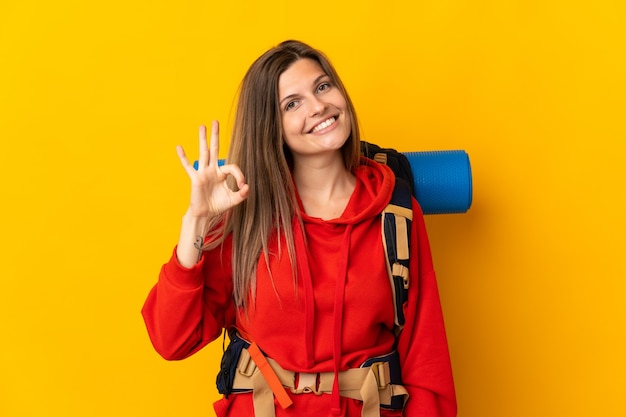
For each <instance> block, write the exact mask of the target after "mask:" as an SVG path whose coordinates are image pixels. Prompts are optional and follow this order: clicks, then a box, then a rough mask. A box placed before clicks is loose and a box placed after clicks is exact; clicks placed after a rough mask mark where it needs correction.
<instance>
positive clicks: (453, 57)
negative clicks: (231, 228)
mask: <svg viewBox="0 0 626 417" xmlns="http://www.w3.org/2000/svg"><path fill="white" fill-rule="evenodd" d="M210 3H211V2H208V1H199V0H196V1H176V2H174V1H171V2H167V1H156V2H152V1H119V0H111V1H107V2H86V1H85V2H79V1H71V0H57V1H47V2H46V1H33V0H30V1H28V0H25V1H19V2H18V1H3V2H2V3H1V4H0V138H1V140H2V151H1V153H0V170H1V172H0V174H1V178H2V180H1V181H2V186H1V189H0V198H1V199H2V200H1V202H2V209H3V214H2V215H1V217H0V231H1V233H2V239H1V243H0V245H1V248H0V254H1V256H2V262H1V265H2V272H1V274H0V415H1V416H7V417H22V416H28V417H30V416H110V415H120V416H139V415H146V416H148V415H149V416H172V415H184V416H207V415H212V414H213V413H212V409H211V407H210V403H211V402H212V400H214V399H215V398H216V397H217V394H216V392H215V388H214V376H215V373H216V369H217V363H218V357H219V351H220V350H221V344H220V343H217V344H214V345H212V346H211V347H209V348H207V349H205V350H204V351H202V352H200V353H199V354H198V355H196V356H195V357H193V358H190V359H188V360H186V361H182V362H174V363H168V362H165V361H163V360H162V359H160V357H158V356H157V354H156V353H155V352H154V351H153V350H152V347H151V345H150V343H149V341H148V338H147V335H146V333H145V330H144V327H143V323H142V320H141V318H140V315H139V310H140V308H141V305H142V303H143V299H144V297H145V295H146V293H147V291H148V290H149V288H150V286H151V285H152V284H153V283H154V281H155V280H156V277H157V274H158V270H159V268H160V265H161V264H162V262H164V261H165V260H167V258H168V256H169V255H170V253H171V250H172V247H173V245H174V243H175V241H176V239H177V236H178V227H179V219H180V217H181V216H182V214H183V212H184V210H185V208H186V204H187V196H188V183H187V178H186V175H185V173H184V172H183V170H182V169H181V168H180V166H179V163H178V160H177V158H176V154H175V149H174V147H175V145H176V144H178V143H182V144H183V145H184V146H185V147H186V148H188V150H190V151H191V150H195V148H196V143H197V142H196V131H197V126H198V125H199V124H200V123H208V122H209V121H210V120H211V119H212V118H217V119H220V120H221V121H222V122H223V124H224V129H223V131H224V133H228V131H229V129H228V126H229V125H230V123H231V121H232V120H231V119H232V102H233V98H234V94H235V90H236V88H237V85H238V83H239V80H240V79H241V77H242V75H243V73H244V71H245V70H246V68H247V66H248V65H249V64H250V63H251V61H252V60H253V59H254V58H256V56H258V55H259V54H260V53H261V52H262V51H264V50H265V49H267V48H268V47H270V46H272V45H274V44H275V43H277V42H279V41H281V40H283V39H285V38H298V39H302V40H304V41H307V42H309V43H311V44H313V45H314V46H317V47H319V48H321V49H323V50H324V51H326V52H327V53H328V55H329V56H330V57H331V59H332V60H333V61H334V63H335V65H336V67H337V69H338V70H339V72H340V74H342V77H343V78H344V81H345V83H346V85H347V87H348V88H349V90H350V92H351V94H352V96H353V100H354V101H355V104H356V106H357V109H358V110H359V111H360V113H359V115H360V118H361V123H362V127H363V131H364V134H365V137H366V138H367V139H369V140H371V141H376V142H379V143H381V144H384V145H388V146H395V147H396V148H398V149H400V150H438V149H457V148H460V149H465V150H466V151H467V152H468V153H469V155H470V157H471V160H472V165H473V173H474V182H475V183H474V184H475V194H474V205H473V207H472V209H471V210H470V212H469V213H467V214H465V215H447V216H431V217H429V218H428V219H427V223H428V228H429V232H430V236H431V241H432V246H433V254H434V258H435V262H436V265H437V269H438V274H439V281H440V287H441V294H442V302H443V307H444V310H445V317H446V322H447V326H448V332H449V339H450V347H451V352H452V359H453V362H454V374H455V378H456V383H457V390H458V397H459V406H460V412H459V416H461V417H503V416H506V417H517V416H520V417H522V416H570V417H578V416H618V415H626V405H625V403H624V401H623V399H624V389H626V383H625V382H624V379H625V377H624V375H626V363H625V359H624V357H625V354H624V352H626V340H625V321H626V320H625V319H626V305H625V304H626V302H625V301H626V297H625V295H626V284H625V281H626V267H625V259H626V257H625V255H626V253H625V252H626V242H625V239H624V234H625V233H626V225H625V221H624V215H623V208H624V205H625V203H626V199H625V197H624V193H625V191H624V190H625V189H626V180H625V179H626V172H625V171H626V169H625V166H626V156H625V145H624V141H625V139H626V135H625V134H626V128H625V124H624V118H625V117H624V116H625V110H626V99H625V97H626V81H625V80H626V58H625V56H626V55H625V53H626V47H625V45H626V33H625V32H626V30H625V29H624V28H625V27H626V6H625V3H624V2H623V0H596V1H578V0H574V1H572V0H568V1H567V0H548V1H533V0H531V1H522V0H518V1H481V0H477V1H461V0H448V1H445V0H428V1H423V0H422V1H409V0H405V1H393V0H391V1H385V2H378V1H354V2H351V4H347V5H342V4H341V3H344V2H332V3H329V4H326V3H316V2H292V1H278V0H274V1H266V2H252V1H234V2H229V1H224V2H220V4H215V5H214V4H210ZM231 3H234V5H230V4H231ZM262 3H263V5H261V4H262ZM338 3H339V4H338ZM345 3H348V2H345ZM226 136H227V135H224V137H226ZM226 147H227V146H224V147H223V149H222V153H223V155H225V150H226ZM223 155H222V156H223Z"/></svg>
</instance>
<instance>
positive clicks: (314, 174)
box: [293, 153, 356, 220]
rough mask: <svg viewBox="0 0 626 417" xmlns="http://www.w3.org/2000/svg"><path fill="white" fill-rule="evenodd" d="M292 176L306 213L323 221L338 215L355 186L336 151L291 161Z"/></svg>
mask: <svg viewBox="0 0 626 417" xmlns="http://www.w3.org/2000/svg"><path fill="white" fill-rule="evenodd" d="M293 177H294V181H295V184H296V188H297V190H298V195H299V196H300V200H301V201H302V205H303V206H304V211H305V212H306V214H308V215H309V216H311V217H319V218H321V219H324V220H330V219H334V218H338V217H340V216H341V214H342V213H343V212H344V210H345V208H346V206H347V204H348V201H349V200H350V197H351V195H352V192H353V191H354V187H355V185H356V178H355V176H354V174H352V173H351V172H350V171H348V170H347V169H346V167H345V165H344V163H343V159H342V157H341V154H339V153H337V154H335V155H333V156H332V157H328V158H321V157H320V158H306V159H304V160H303V159H300V160H297V161H295V163H294V169H293Z"/></svg>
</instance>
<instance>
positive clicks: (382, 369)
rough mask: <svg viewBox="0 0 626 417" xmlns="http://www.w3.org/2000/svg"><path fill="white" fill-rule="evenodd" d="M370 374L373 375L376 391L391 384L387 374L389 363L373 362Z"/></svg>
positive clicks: (388, 373)
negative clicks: (376, 386)
mask: <svg viewBox="0 0 626 417" xmlns="http://www.w3.org/2000/svg"><path fill="white" fill-rule="evenodd" d="M370 370H371V372H372V373H373V374H374V378H376V384H377V385H378V389H379V390H382V389H385V388H387V386H388V385H389V384H390V383H391V373H390V372H389V363H388V362H374V363H373V364H372V365H371V366H370Z"/></svg>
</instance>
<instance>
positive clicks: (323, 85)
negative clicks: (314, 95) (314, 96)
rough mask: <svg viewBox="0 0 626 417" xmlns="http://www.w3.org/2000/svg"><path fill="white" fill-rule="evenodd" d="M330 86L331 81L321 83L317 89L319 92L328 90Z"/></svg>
mask: <svg viewBox="0 0 626 417" xmlns="http://www.w3.org/2000/svg"><path fill="white" fill-rule="evenodd" d="M329 88H330V83H321V84H320V85H319V86H318V87H317V91H318V92H322V91H326V90H328V89H329Z"/></svg>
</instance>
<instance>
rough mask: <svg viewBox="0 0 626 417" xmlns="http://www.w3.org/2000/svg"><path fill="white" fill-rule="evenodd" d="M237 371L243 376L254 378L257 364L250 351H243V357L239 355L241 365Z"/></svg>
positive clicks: (239, 364) (238, 365)
mask: <svg viewBox="0 0 626 417" xmlns="http://www.w3.org/2000/svg"><path fill="white" fill-rule="evenodd" d="M237 371H238V372H239V373H240V374H241V375H243V376H248V377H249V376H252V374H253V373H254V371H256V363H254V361H253V360H252V357H251V356H250V353H249V352H248V349H243V350H242V351H241V355H239V363H238V364H237Z"/></svg>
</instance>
